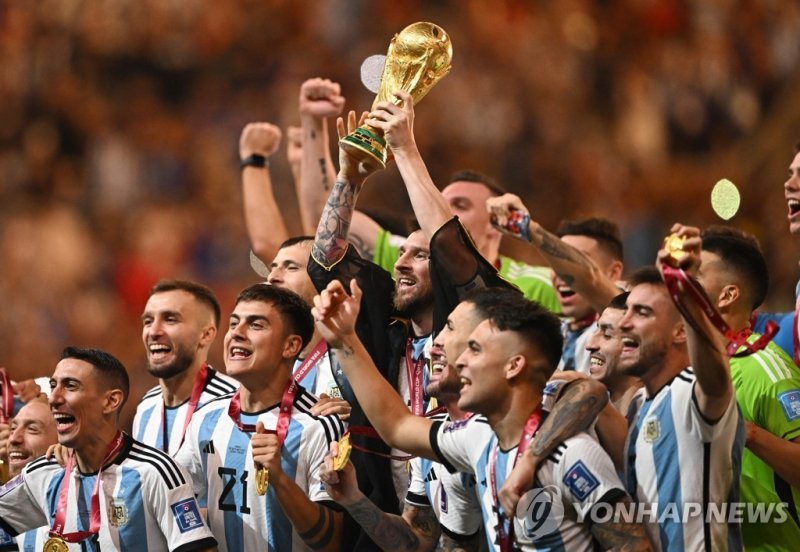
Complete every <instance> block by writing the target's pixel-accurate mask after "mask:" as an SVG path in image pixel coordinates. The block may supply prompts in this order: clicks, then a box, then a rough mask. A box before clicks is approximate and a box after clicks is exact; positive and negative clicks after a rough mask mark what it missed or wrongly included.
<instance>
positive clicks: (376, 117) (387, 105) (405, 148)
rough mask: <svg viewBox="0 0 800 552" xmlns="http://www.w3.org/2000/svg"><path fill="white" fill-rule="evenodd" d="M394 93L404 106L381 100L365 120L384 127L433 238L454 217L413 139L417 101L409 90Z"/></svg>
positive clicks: (425, 229)
mask: <svg viewBox="0 0 800 552" xmlns="http://www.w3.org/2000/svg"><path fill="white" fill-rule="evenodd" d="M395 96H396V97H397V98H399V99H401V100H402V101H403V105H402V107H399V106H397V105H395V104H393V103H391V102H381V103H379V104H377V105H376V106H375V109H374V110H373V111H372V112H370V114H369V116H368V118H367V119H366V121H365V122H366V123H367V124H369V125H371V126H373V127H375V128H379V129H381V130H383V133H384V137H385V138H386V143H387V145H388V146H389V148H390V149H391V151H392V155H394V160H395V162H396V163H397V169H398V170H399V171H400V176H401V177H402V178H403V182H404V183H405V185H406V189H407V190H408V198H409V200H410V201H411V207H412V208H413V209H414V214H415V215H416V217H417V221H418V222H419V226H420V228H421V229H422V231H423V232H424V233H425V237H426V238H428V240H429V241H430V239H431V238H432V237H433V234H434V233H435V232H436V231H437V230H438V229H439V228H440V227H441V226H442V225H443V224H444V223H446V222H447V221H448V220H450V219H451V218H452V217H453V213H452V212H451V211H450V207H449V206H448V205H447V201H446V200H445V199H444V197H443V196H442V193H441V192H440V191H439V190H438V189H437V188H436V186H435V185H434V183H433V180H431V176H430V174H429V173H428V168H427V167H426V166H425V162H424V161H423V160H422V156H421V155H420V153H419V149H417V144H416V141H415V140H414V102H413V101H412V99H411V95H410V94H408V92H405V91H403V90H399V91H397V92H395Z"/></svg>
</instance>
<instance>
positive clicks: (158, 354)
mask: <svg viewBox="0 0 800 552" xmlns="http://www.w3.org/2000/svg"><path fill="white" fill-rule="evenodd" d="M147 352H148V353H149V355H150V362H151V363H152V364H159V363H161V362H164V361H165V360H167V358H169V355H170V353H171V352H172V347H170V346H169V345H167V344H166V343H149V344H148V345H147Z"/></svg>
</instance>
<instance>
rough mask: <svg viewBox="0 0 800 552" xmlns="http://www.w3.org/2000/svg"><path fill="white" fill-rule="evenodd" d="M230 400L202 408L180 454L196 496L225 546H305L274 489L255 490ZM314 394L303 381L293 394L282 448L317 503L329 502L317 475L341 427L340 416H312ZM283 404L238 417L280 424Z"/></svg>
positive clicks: (288, 469)
mask: <svg viewBox="0 0 800 552" xmlns="http://www.w3.org/2000/svg"><path fill="white" fill-rule="evenodd" d="M230 402H231V399H230V398H222V399H218V400H215V401H212V402H211V403H209V404H207V405H206V406H204V407H203V408H201V409H200V410H198V411H197V412H196V413H195V415H194V417H193V418H192V421H191V423H190V424H189V428H188V430H187V431H186V440H185V441H184V443H183V446H182V447H181V449H180V450H179V451H178V454H177V455H176V456H175V460H176V461H177V462H178V463H180V464H181V465H182V466H184V467H185V468H186V469H187V471H188V472H189V473H190V475H191V478H192V482H193V484H194V488H195V492H196V493H197V495H198V497H199V499H200V500H201V502H202V501H204V500H206V503H207V504H208V523H209V526H210V527H211V531H212V532H213V533H214V535H216V536H217V537H218V539H219V541H220V543H219V549H220V550H221V551H222V552H226V551H231V552H233V551H245V550H248V551H249V550H260V551H278V552H289V551H291V550H307V547H306V546H305V544H304V543H303V542H302V540H301V539H300V538H299V537H298V536H297V534H296V533H295V531H294V528H293V526H292V524H291V522H290V521H289V518H288V517H287V516H286V514H284V512H283V508H282V506H281V504H280V502H279V501H278V499H277V497H276V495H275V492H274V490H273V489H272V488H271V487H269V488H268V490H267V494H266V495H265V496H258V494H257V493H256V489H255V474H256V468H255V464H254V462H253V449H252V447H251V446H250V437H251V434H250V433H247V432H243V431H241V430H240V429H239V428H238V427H237V426H236V424H235V423H234V421H233V420H232V419H231V417H230V416H229V415H228V407H229V405H230ZM316 402H317V398H316V397H315V396H314V395H312V394H310V393H309V392H307V391H306V390H305V389H303V388H302V387H300V388H299V389H298V391H297V396H296V397H295V401H294V407H293V409H292V417H291V420H290V423H289V430H288V433H287V435H286V440H285V441H284V443H283V449H282V451H281V468H282V470H283V472H284V473H285V474H286V475H288V476H289V477H291V478H292V479H293V480H294V482H295V483H296V484H297V485H298V487H300V489H302V490H303V492H305V493H306V494H307V495H308V497H309V498H310V499H311V500H312V501H315V502H319V501H330V500H331V498H330V497H329V496H328V494H327V492H326V491H325V488H324V487H323V485H322V482H321V481H320V479H319V468H320V466H321V464H322V461H323V459H324V457H325V455H326V454H327V452H328V449H329V446H330V443H331V441H338V440H339V438H340V437H341V435H342V433H343V430H344V426H343V424H342V422H341V420H340V419H339V417H338V416H335V415H331V416H313V415H312V414H311V407H312V406H313V405H314V404H316ZM279 406H280V405H279V404H275V405H274V406H272V407H271V408H269V409H267V410H265V411H263V412H258V413H244V412H243V413H242V414H241V421H242V423H245V424H253V425H255V424H256V422H257V421H261V422H263V423H264V427H266V428H267V429H275V427H276V425H277V422H278V413H279Z"/></svg>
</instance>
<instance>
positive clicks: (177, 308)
mask: <svg viewBox="0 0 800 552" xmlns="http://www.w3.org/2000/svg"><path fill="white" fill-rule="evenodd" d="M216 333H217V329H216V325H215V324H214V313H213V312H212V311H211V309H210V308H208V307H207V306H206V305H204V304H203V303H201V302H200V301H198V300H197V298H195V297H194V295H192V294H191V293H189V292H188V291H184V290H180V289H175V290H170V291H163V292H158V293H154V294H153V295H151V296H150V298H149V299H148V300H147V305H145V308H144V313H142V342H144V347H145V350H146V352H147V369H148V370H149V372H150V373H151V374H152V375H154V376H155V377H157V378H162V379H169V378H171V377H173V376H176V375H178V374H181V373H183V372H185V371H186V370H187V369H189V367H190V366H192V364H193V363H194V362H195V360H197V354H198V352H199V351H200V350H201V348H207V347H208V346H209V345H210V344H211V342H212V341H213V340H214V337H215V336H216Z"/></svg>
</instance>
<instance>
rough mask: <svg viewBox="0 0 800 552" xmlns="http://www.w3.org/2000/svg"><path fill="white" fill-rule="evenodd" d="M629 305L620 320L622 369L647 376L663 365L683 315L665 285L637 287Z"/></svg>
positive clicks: (638, 375)
mask: <svg viewBox="0 0 800 552" xmlns="http://www.w3.org/2000/svg"><path fill="white" fill-rule="evenodd" d="M626 305H627V309H626V311H625V314H624V315H623V316H622V318H621V319H620V321H619V328H620V336H621V340H622V351H621V352H620V360H619V369H620V370H621V371H622V372H623V373H625V374H626V375H629V376H636V377H641V378H643V379H647V378H649V376H650V375H651V374H652V373H653V371H654V370H657V369H658V368H659V367H660V366H661V365H662V364H663V361H664V359H665V358H666V356H667V354H668V352H669V349H670V347H671V346H672V342H673V338H674V335H675V332H676V331H677V329H678V325H679V323H680V322H679V321H680V317H679V315H678V312H677V310H676V309H675V306H674V305H673V304H672V301H671V300H670V298H669V295H668V292H667V289H666V287H665V286H663V285H653V284H640V285H638V286H636V287H634V288H633V289H632V290H631V292H630V295H628V300H627V302H626Z"/></svg>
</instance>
